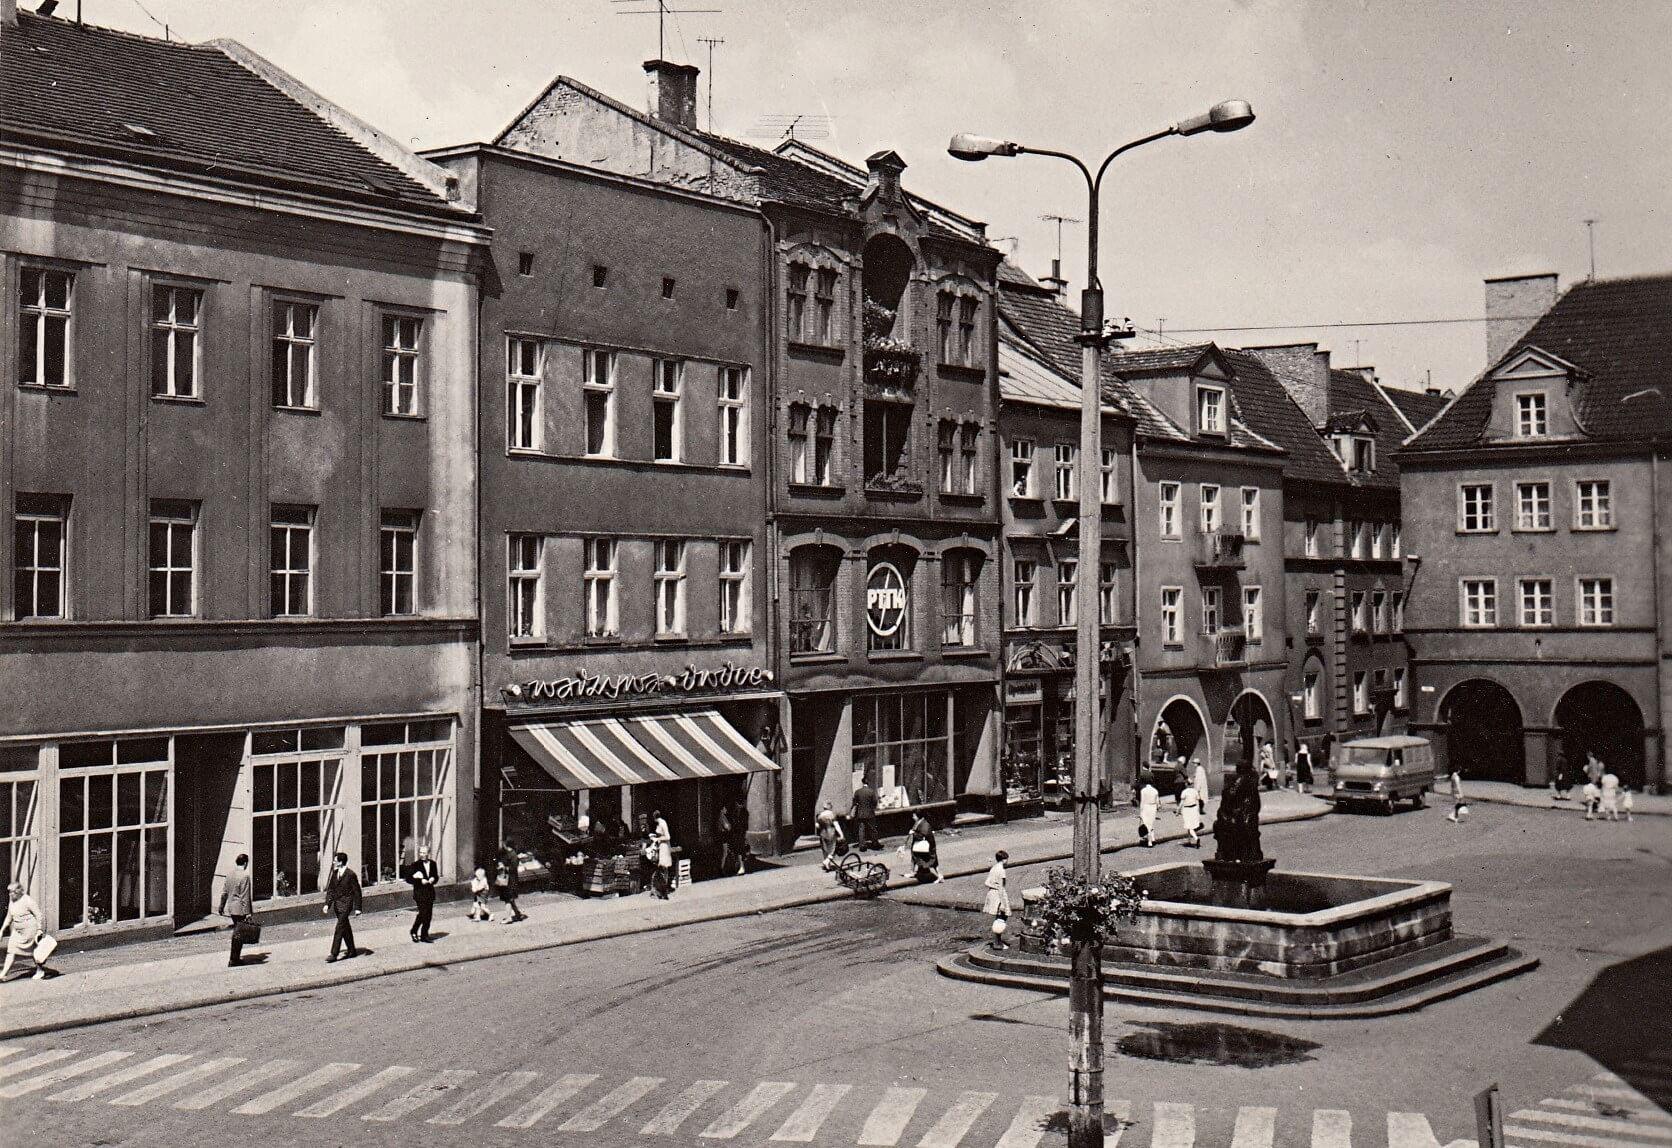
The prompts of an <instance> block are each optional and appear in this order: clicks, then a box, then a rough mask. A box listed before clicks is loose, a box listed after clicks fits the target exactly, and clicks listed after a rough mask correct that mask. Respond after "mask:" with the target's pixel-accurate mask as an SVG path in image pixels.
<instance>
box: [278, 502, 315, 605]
mask: <svg viewBox="0 0 1672 1148" xmlns="http://www.w3.org/2000/svg"><path fill="white" fill-rule="evenodd" d="M281 513H284V514H289V515H291V517H289V518H281V517H280V514H281ZM267 517H268V529H267V541H268V553H267V557H268V564H267V565H268V571H269V575H270V577H269V578H268V594H267V597H268V606H269V608H270V609H271V610H272V616H273V617H275V618H311V617H313V616H314V602H315V600H316V597H317V593H316V590H317V588H316V586H315V584H314V583H315V582H316V578H315V577H314V571H315V569H316V568H317V566H318V562H317V558H318V554H317V545H318V544H317V540H316V533H317V532H316V530H315V527H316V526H317V525H318V523H319V510H318V508H317V507H313V506H297V505H284V504H280V505H275V506H273V507H271V508H270V513H269V514H268V516H267ZM297 518H300V519H301V521H296V519H297ZM279 532H283V536H284V543H283V550H284V553H283V554H282V555H281V554H279V553H278V547H275V546H274V541H275V534H277V533H279ZM298 535H300V536H301V540H302V547H303V550H304V555H303V559H302V561H303V565H301V566H297V565H295V562H296V539H297V536H298ZM281 561H282V562H283V565H281ZM273 578H281V579H283V582H284V608H283V609H282V610H281V609H279V603H277V602H274V601H273V593H272V579H273ZM298 579H300V580H301V581H302V594H303V597H304V598H305V599H306V601H305V602H304V603H303V606H302V609H301V610H293V609H291V608H290V606H291V591H292V588H293V585H294V583H295V582H296V581H297V580H298Z"/></svg>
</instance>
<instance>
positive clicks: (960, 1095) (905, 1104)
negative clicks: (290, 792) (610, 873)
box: [0, 806, 1672, 1148]
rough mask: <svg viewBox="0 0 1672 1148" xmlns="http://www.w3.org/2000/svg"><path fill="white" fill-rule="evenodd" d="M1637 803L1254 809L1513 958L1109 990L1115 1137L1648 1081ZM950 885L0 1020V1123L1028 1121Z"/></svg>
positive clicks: (1656, 862)
mask: <svg viewBox="0 0 1672 1148" xmlns="http://www.w3.org/2000/svg"><path fill="white" fill-rule="evenodd" d="M1669 828H1672V827H1669V826H1668V825H1667V823H1666V822H1665V821H1664V820H1659V819H1656V820H1651V819H1642V820H1639V821H1638V822H1636V823H1634V824H1631V825H1625V824H1619V825H1606V824H1605V825H1598V824H1586V823H1584V822H1583V821H1581V820H1580V819H1578V818H1575V817H1571V816H1558V815H1556V814H1551V813H1544V812H1540V811H1529V810H1521V809H1513V808H1508V807H1490V806H1477V807H1476V813H1475V817H1474V820H1473V821H1472V822H1471V823H1469V824H1467V825H1463V826H1453V825H1449V824H1447V823H1446V822H1445V821H1444V820H1443V818H1442V816H1441V814H1440V813H1439V812H1438V811H1436V810H1429V811H1426V812H1423V813H1413V814H1401V815H1398V816H1395V817H1392V818H1382V817H1374V816H1351V815H1337V816H1332V817H1329V818H1326V819H1325V820H1323V821H1318V822H1311V823H1305V824H1299V825H1292V826H1281V827H1276V828H1273V829H1269V830H1268V831H1267V832H1266V834H1265V841H1266V847H1267V851H1268V853H1271V854H1274V855H1276V856H1277V857H1278V858H1279V862H1280V864H1281V865H1282V866H1283V867H1285V868H1293V869H1306V870H1330V871H1340V872H1356V873H1364V874H1370V875H1390V876H1405V877H1426V878H1438V879H1442V880H1449V881H1451V882H1453V883H1454V884H1455V886H1456V889H1457V892H1456V895H1455V897H1454V911H1455V914H1456V918H1457V923H1458V927H1459V929H1460V931H1465V932H1471V933H1483V934H1491V935H1497V936H1508V937H1511V938H1513V941H1514V943H1515V944H1516V945H1517V946H1518V947H1521V948H1523V949H1525V950H1528V951H1530V952H1532V953H1534V954H1536V955H1538V956H1539V957H1540V958H1541V959H1542V961H1543V964H1542V966H1541V967H1540V968H1539V969H1537V970H1536V971H1534V972H1533V973H1531V974H1528V975H1526V976H1523V977H1520V978H1517V979H1515V980H1513V981H1510V982H1507V983H1503V984H1499V985H1495V986H1491V987H1489V988H1486V989H1483V990H1481V991H1478V992H1476V993H1474V994H1471V995H1469V996H1467V997H1465V998H1462V999H1459V1000H1455V1001H1450V1002H1445V1003H1442V1004H1440V1005H1437V1006H1434V1007H1431V1008H1429V1009H1427V1010H1424V1011H1422V1012H1418V1013H1414V1014H1410V1015H1406V1016H1399V1017H1392V1018H1386V1019H1381V1020H1375V1021H1326V1022H1307V1021H1264V1020H1249V1019H1243V1018H1221V1017H1216V1016H1214V1015H1213V1014H1209V1013H1183V1012H1172V1011H1161V1010H1145V1009H1138V1008H1130V1007H1127V1006H1111V1008H1110V1011H1109V1032H1108V1042H1109V1053H1110V1062H1109V1063H1110V1073H1109V1081H1108V1091H1109V1095H1110V1097H1111V1098H1112V1099H1116V1100H1121V1101H1125V1102H1126V1105H1127V1113H1128V1117H1129V1119H1130V1120H1131V1121H1132V1122H1133V1123H1132V1125H1131V1126H1130V1127H1129V1128H1128V1129H1127V1130H1126V1132H1125V1133H1124V1134H1123V1139H1122V1142H1123V1143H1127V1144H1132V1145H1140V1146H1141V1145H1143V1144H1157V1145H1165V1146H1166V1148H1181V1146H1184V1148H1188V1146H1189V1145H1190V1144H1192V1143H1198V1144H1219V1145H1224V1144H1232V1143H1233V1140H1235V1143H1236V1145H1237V1148H1243V1146H1244V1145H1256V1144H1263V1143H1268V1142H1270V1143H1275V1144H1295V1145H1305V1144H1314V1145H1319V1146H1322V1145H1328V1146H1329V1148H1344V1146H1346V1145H1348V1144H1351V1145H1357V1146H1358V1148H1364V1146H1367V1145H1375V1146H1378V1148H1379V1146H1380V1145H1383V1144H1388V1143H1390V1142H1391V1143H1393V1144H1395V1145H1396V1148H1429V1145H1428V1144H1427V1143H1426V1142H1425V1141H1424V1135H1425V1134H1426V1129H1423V1128H1417V1129H1416V1130H1415V1131H1414V1132H1413V1131H1411V1130H1410V1128H1411V1126H1410V1122H1409V1120H1408V1119H1407V1118H1404V1117H1399V1118H1396V1120H1395V1123H1396V1124H1398V1125H1399V1129H1400V1131H1399V1132H1398V1134H1397V1135H1395V1136H1393V1137H1392V1139H1391V1141H1390V1134H1389V1132H1388V1113H1389V1112H1401V1113H1416V1114H1422V1115H1423V1116H1425V1117H1426V1119H1427V1121H1428V1124H1429V1125H1430V1126H1431V1128H1432V1131H1433V1133H1434V1135H1435V1137H1436V1138H1437V1143H1438V1144H1440V1145H1445V1144H1447V1143H1448V1142H1449V1141H1451V1140H1452V1139H1453V1138H1456V1137H1465V1136H1470V1137H1472V1135H1473V1118H1472V1113H1471V1108H1470V1098H1471V1097H1472V1096H1473V1094H1474V1093H1475V1092H1476V1091H1477V1090H1478V1089H1480V1088H1481V1087H1483V1086H1485V1085H1486V1084H1489V1083H1492V1082H1494V1081H1496V1082H1498V1083H1499V1084H1500V1085H1501V1086H1502V1089H1503V1091H1504V1094H1505V1097H1506V1100H1507V1101H1508V1103H1509V1105H1510V1107H1511V1108H1512V1109H1513V1108H1515V1107H1516V1106H1520V1105H1531V1104H1535V1103H1538V1102H1539V1101H1540V1100H1541V1099H1542V1098H1549V1097H1556V1098H1561V1097H1564V1096H1567V1097H1570V1098H1571V1097H1576V1096H1577V1097H1579V1099H1580V1100H1581V1101H1584V1102H1587V1103H1588V1102H1589V1101H1588V1100H1587V1099H1586V1094H1583V1093H1573V1092H1571V1091H1569V1090H1570V1089H1573V1088H1575V1087H1576V1086H1583V1085H1587V1082H1590V1086H1591V1087H1592V1088H1599V1087H1600V1088H1601V1089H1602V1090H1603V1092H1604V1093H1606V1092H1607V1091H1608V1089H1607V1082H1603V1084H1601V1085H1598V1084H1597V1082H1596V1081H1595V1080H1594V1079H1593V1078H1594V1077H1595V1076H1596V1074H1597V1073H1598V1072H1599V1071H1600V1070H1602V1069H1610V1070H1612V1071H1614V1072H1617V1073H1619V1074H1621V1075H1622V1076H1623V1077H1625V1078H1626V1080H1627V1081H1629V1082H1630V1083H1632V1084H1634V1085H1635V1086H1636V1087H1637V1088H1638V1089H1639V1090H1641V1091H1647V1092H1650V1093H1651V1095H1656V1096H1657V1097H1658V1099H1659V1100H1660V1103H1661V1104H1662V1106H1663V1107H1664V1106H1665V1105H1666V1104H1667V1097H1666V1094H1665V1091H1664V1090H1665V1087H1666V1086H1665V1084H1664V1081H1666V1080H1672V1036H1669V1035H1668V1031H1667V1026H1666V1025H1665V1023H1664V1009H1665V1002H1666V1001H1667V999H1669V997H1672V971H1669V962H1668V960H1667V954H1668V953H1672V832H1669ZM1187 856H1193V854H1189V853H1186V852H1185V851H1182V850H1179V849H1177V848H1176V847H1175V848H1166V847H1163V848H1158V849H1155V850H1152V851H1130V852H1123V853H1121V854H1118V855H1117V856H1116V858H1114V860H1115V861H1116V862H1118V863H1119V864H1121V865H1125V866H1127V867H1137V866H1138V865H1139V864H1143V863H1149V862H1153V861H1157V860H1161V859H1165V858H1169V857H1187ZM1038 876H1039V875H1038V873H1030V872H1028V871H1018V872H1015V873H1013V879H1014V885H1013V888H1020V887H1021V885H1023V884H1026V883H1028V882H1029V880H1030V878H1031V879H1034V880H1037V878H1038ZM980 893H981V889H980V879H979V878H968V879H964V880H961V881H951V882H946V883H944V884H942V885H938V886H933V887H927V888H923V889H919V890H914V891H912V892H910V893H905V894H899V895H894V896H891V897H890V898H889V899H885V900H882V901H878V902H871V903H861V902H842V903H837V904H833V905H828V906H821V907H818V908H814V909H807V910H791V911H784V912H778V913H771V914H766V915H762V916H758V917H753V918H746V919H740V920H733V921H725V922H717V923H713V924H709V925H698V926H692V927H688V928H682V929H675V930H671V931H668V932H666V933H661V934H652V935H645V936H638V937H630V938H622V939H619V940H612V941H604V942H596V943H592V944H586V945H577V946H571V947H567V948H561V949H555V950H551V951H547V952H543V953H539V954H534V955H528V956H520V957H508V958H503V959H498V960H490V961H481V962H475V963H471V964H467V965H462V966H459V967H458V968H456V969H450V970H437V971H432V972H426V973H415V974H411V975H406V976H399V977H388V978H381V979H378V980H373V981H370V982H365V983H361V984H356V985H352V986H345V987H342V988H338V989H332V990H327V991H321V992H318V993H300V994H296V995H294V996H290V997H280V998H271V999H266V1000H260V1001H252V1002H247V1003H245V1004H241V1005H232V1006H225V1007H221V1008H215V1009H208V1010H197V1011H192V1012H186V1013H179V1014H175V1015H172V1016H167V1017H160V1018H152V1019H147V1020H141V1021H131V1022H125V1023H118V1024H110V1025H104V1026H100V1027H96V1028H89V1029H81V1030H76V1031H74V1032H70V1033H65V1034H63V1036H62V1037H61V1038H57V1039H54V1038H50V1037H48V1038H38V1039H34V1040H30V1041H26V1042H20V1043H19V1046H18V1047H19V1048H20V1051H18V1052H15V1053H12V1054H10V1055H9V1056H5V1057H4V1058H0V1145H3V1146H5V1148H11V1146H12V1145H115V1144H122V1145H127V1144H134V1145H139V1144H146V1145H184V1144H199V1143H204V1144H207V1143H216V1142H221V1141H225V1140H235V1141H242V1142H243V1143H246V1144H251V1145H267V1144H303V1145H337V1144H397V1143H398V1144H403V1145H411V1144H419V1145H426V1144H436V1145H463V1144H470V1145H489V1146H491V1145H513V1144H515V1145H522V1144H530V1143H542V1144H555V1145H558V1146H564V1145H571V1144H572V1145H577V1146H579V1145H627V1144H633V1145H644V1144H658V1143H659V1144H674V1143H678V1144H687V1143H689V1144H699V1143H709V1142H715V1141H720V1142H728V1141H729V1142H731V1143H734V1144H750V1145H754V1144H760V1145H765V1144H768V1143H771V1142H779V1143H783V1142H789V1143H813V1144H829V1145H838V1144H841V1145H852V1144H869V1145H878V1146H886V1145H891V1144H900V1145H920V1146H921V1148H959V1146H960V1145H970V1146H982V1148H985V1146H988V1145H1003V1146H1004V1148H1027V1146H1029V1145H1032V1144H1034V1143H1043V1144H1046V1145H1049V1144H1052V1143H1060V1142H1061V1140H1062V1136H1061V1135H1060V1133H1059V1132H1057V1131H1055V1130H1054V1128H1053V1127H1052V1125H1051V1123H1050V1121H1049V1120H1048V1119H1047V1120H1046V1122H1045V1125H1046V1131H1045V1132H1044V1134H1043V1137H1042V1138H1041V1135H1040V1133H1039V1132H1038V1131H1037V1128H1038V1126H1039V1123H1040V1121H1039V1113H1040V1112H1041V1111H1044V1109H1034V1108H1032V1107H1030V1105H1031V1104H1033V1103H1034V1102H1032V1101H1030V1100H1029V1099H1028V1098H1030V1097H1052V1096H1056V1095H1060V1094H1061V1091H1062V1087H1063V1084H1064V1077H1065V1065H1066V1044H1067V1042H1066V1035H1065V1031H1066V1029H1065V1026H1066V1018H1067V1008H1066V1004H1065V1002H1064V1001H1063V1000H1062V999H1061V998H1059V997H1054V996H1045V995H1042V994H1033V993H1025V992H1018V991H1015V990H1008V989H999V988H991V987H986V986H980V985H972V984H967V983H963V982H957V981H951V980H947V979H945V978H942V977H940V976H938V975H937V974H936V972H935V969H934V962H935V960H936V959H938V958H939V957H940V956H942V955H943V954H944V953H946V952H948V951H950V950H952V949H953V948H955V947H958V946H961V945H964V944H968V943H969V942H970V941H972V940H973V939H975V938H977V937H981V936H985V929H986V919H985V918H983V917H981V916H980V915H979V914H977V913H974V912H971V911H970V909H972V908H974V907H976V906H978V905H979V902H980ZM442 944H443V945H444V944H445V942H444V941H443V942H442ZM0 1007H3V1004H0ZM1657 1018H1659V1019H1657ZM55 1049H65V1050H69V1049H74V1050H76V1051H75V1053H74V1055H69V1056H64V1057H62V1058H56V1059H52V1058H53V1057H54V1056H55V1054H54V1052H53V1050H55ZM31 1057H33V1058H37V1059H35V1060H34V1061H32V1062H31V1064H30V1067H28V1068H17V1067H16V1066H18V1065H19V1064H21V1063H22V1062H23V1061H24V1060H25V1058H31ZM101 1057H102V1058H103V1059H96V1058H101ZM43 1058H44V1059H43ZM187 1058H189V1059H187ZM222 1058H243V1059H242V1062H241V1063H237V1064H232V1063H227V1062H225V1061H224V1060H223V1059H222ZM216 1061H220V1063H218V1064H217V1063H212V1062H216ZM89 1063H92V1067H90V1068H88V1067H85V1066H86V1065H88V1064H89ZM1657 1066H1663V1067H1661V1068H1657ZM8 1067H11V1068H12V1069H13V1071H11V1072H10V1073H8V1071H7V1069H8ZM1662 1072H1663V1073H1664V1075H1657V1073H1662ZM54 1074H57V1075H54ZM43 1079H45V1080H46V1081H47V1082H46V1083H45V1084H38V1082H39V1081H41V1080H43ZM223 1082H224V1084H225V1087H220V1085H222V1084H223ZM1656 1089H1660V1090H1661V1091H1659V1092H1658V1093H1657V1092H1656V1091H1655V1090H1656ZM1268 1110H1270V1111H1268ZM1576 1111H1577V1110H1576ZM1320 1112H1322V1113H1323V1115H1321V1116H1320V1115H1319V1113H1320ZM1586 1118H1587V1119H1588V1118H1589V1117H1586ZM1615 1119H1618V1117H1615ZM1628 1119H1629V1118H1628ZM1348 1125H1350V1128H1351V1131H1350V1133H1349V1132H1348V1131H1347V1128H1348ZM1550 1127H1551V1128H1552V1129H1553V1130H1554V1131H1556V1132H1557V1133H1558V1134H1564V1129H1563V1128H1562V1127H1561V1126H1559V1125H1552V1126H1550ZM1266 1128H1269V1129H1270V1131H1271V1132H1272V1136H1271V1138H1270V1140H1269V1141H1268V1140H1267V1139H1266V1138H1265V1137H1264V1136H1263V1135H1262V1131H1263V1129H1266ZM1658 1128H1659V1129H1661V1130H1662V1133H1661V1136H1660V1137H1659V1139H1660V1140H1661V1141H1667V1142H1672V1125H1669V1124H1665V1123H1663V1124H1660V1125H1659V1126H1658ZM1573 1131H1574V1129H1572V1128H1568V1129H1565V1132H1573ZM1651 1131H1654V1129H1651ZM1238 1137H1241V1138H1238ZM1547 1142H1549V1141H1547Z"/></svg>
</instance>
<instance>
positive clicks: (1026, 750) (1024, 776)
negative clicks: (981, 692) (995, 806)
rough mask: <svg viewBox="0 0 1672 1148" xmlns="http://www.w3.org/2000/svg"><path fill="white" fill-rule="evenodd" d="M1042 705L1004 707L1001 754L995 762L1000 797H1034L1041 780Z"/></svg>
mask: <svg viewBox="0 0 1672 1148" xmlns="http://www.w3.org/2000/svg"><path fill="white" fill-rule="evenodd" d="M1044 714H1045V707H1044V706H1043V705H1042V704H1041V703H1039V702H1033V703H1029V704H1021V705H1016V704H1012V705H1009V706H1007V707H1005V712H1004V758H1003V760H1002V761H1001V762H1000V763H999V768H1000V773H1001V775H1002V780H1003V782H1004V799H1005V801H1006V802H1007V803H1009V804H1011V805H1015V804H1018V803H1020V802H1024V801H1037V800H1039V798H1040V797H1041V796H1043V786H1044V780H1045V770H1044V765H1045V717H1044Z"/></svg>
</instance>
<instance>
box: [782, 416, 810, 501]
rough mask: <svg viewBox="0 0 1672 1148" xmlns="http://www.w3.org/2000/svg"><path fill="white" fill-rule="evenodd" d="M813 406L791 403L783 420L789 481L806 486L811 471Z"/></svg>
mask: <svg viewBox="0 0 1672 1148" xmlns="http://www.w3.org/2000/svg"><path fill="white" fill-rule="evenodd" d="M814 411H815V408H813V407H810V406H808V405H807V404H806V403H791V404H790V409H789V414H788V417H787V418H786V420H785V422H784V437H785V438H786V439H787V440H788V441H789V447H790V482H791V483H792V484H794V485H796V486H806V485H808V484H809V483H810V482H811V480H812V473H813V416H814Z"/></svg>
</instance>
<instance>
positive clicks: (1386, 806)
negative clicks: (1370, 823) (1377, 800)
mask: <svg viewBox="0 0 1672 1148" xmlns="http://www.w3.org/2000/svg"><path fill="white" fill-rule="evenodd" d="M1382 816H1383V817H1392V816H1393V794H1391V793H1390V794H1388V796H1387V798H1386V799H1385V800H1384V801H1383V802H1382Z"/></svg>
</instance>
